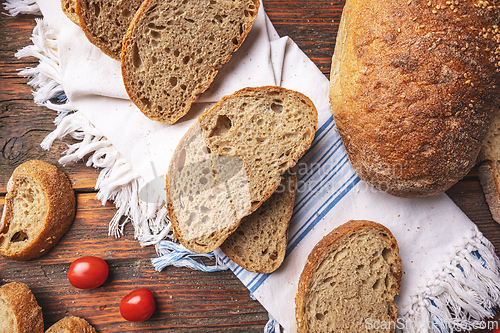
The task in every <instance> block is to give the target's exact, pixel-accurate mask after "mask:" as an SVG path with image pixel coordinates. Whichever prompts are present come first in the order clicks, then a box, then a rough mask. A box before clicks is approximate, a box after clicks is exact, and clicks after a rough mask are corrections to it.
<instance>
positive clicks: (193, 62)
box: [122, 0, 259, 124]
mask: <svg viewBox="0 0 500 333" xmlns="http://www.w3.org/2000/svg"><path fill="white" fill-rule="evenodd" d="M258 7H259V0H234V1H233V0H204V1H195V0H189V1H187V0H164V1H159V0H146V1H144V3H143V4H142V6H141V7H140V8H139V10H138V11H137V13H136V15H135V17H134V19H133V21H132V23H131V25H130V27H129V29H128V31H127V33H126V35H125V38H124V40H123V49H122V74H123V80H124V84H125V88H126V90H127V93H128V95H129V96H130V99H131V100H132V101H133V102H134V103H135V104H136V105H137V107H138V108H139V109H140V110H141V111H142V112H143V113H144V114H145V115H146V116H147V117H149V118H150V119H152V120H155V121H159V122H162V123H168V124H173V123H175V122H176V121H177V120H178V119H179V118H181V117H182V116H184V115H185V114H186V113H187V112H188V111H189V109H190V108H191V105H192V103H193V102H194V101H195V100H196V99H197V98H198V96H199V95H200V94H201V93H202V92H204V91H205V90H206V89H207V88H208V87H209V85H210V84H211V83H212V81H213V80H214V78H215V76H216V74H217V72H218V70H219V68H220V67H221V65H222V64H224V63H226V62H227V61H229V59H230V58H231V56H232V54H233V52H235V51H236V50H237V49H238V48H239V47H240V45H241V44H242V43H243V41H244V39H245V38H246V36H247V34H248V32H249V31H250V29H251V27H252V25H253V21H254V20H255V18H256V17H257V12H258Z"/></svg>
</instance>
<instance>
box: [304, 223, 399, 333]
mask: <svg viewBox="0 0 500 333" xmlns="http://www.w3.org/2000/svg"><path fill="white" fill-rule="evenodd" d="M398 251H399V248H398V244H397V242H396V239H395V238H394V236H393V235H392V234H391V232H390V231H389V230H388V229H387V228H386V227H384V226H382V225H381V224H378V223H375V222H371V221H349V222H347V223H345V224H343V225H341V226H339V227H338V228H336V229H334V230H333V231H332V232H330V233H329V234H328V235H326V236H325V237H324V238H323V239H322V240H321V241H320V242H319V243H318V244H317V245H316V246H315V247H314V249H313V250H312V251H311V253H310V254H309V257H308V258H307V261H306V264H305V266H304V269H303V271H302V274H301V276H300V279H299V285H298V292H297V295H296V297H295V304H296V305H295V316H296V320H297V332H299V333H300V332H302V333H323V332H369V331H370V332H371V330H369V329H368V328H369V327H370V323H371V324H373V323H374V322H378V323H385V327H388V329H387V330H377V332H394V331H395V328H396V321H397V307H396V304H395V302H394V296H395V295H396V294H398V293H399V291H400V289H401V277H402V270H401V258H400V257H399V254H398Z"/></svg>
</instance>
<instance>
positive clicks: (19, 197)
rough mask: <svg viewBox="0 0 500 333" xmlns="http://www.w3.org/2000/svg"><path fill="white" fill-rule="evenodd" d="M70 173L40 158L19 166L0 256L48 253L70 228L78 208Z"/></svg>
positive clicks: (1, 226)
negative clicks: (69, 177) (65, 172)
mask: <svg viewBox="0 0 500 333" xmlns="http://www.w3.org/2000/svg"><path fill="white" fill-rule="evenodd" d="M75 205H76V200H75V193H74V192H73V189H72V187H71V183H70V181H69V179H68V177H66V175H65V174H64V173H63V172H62V171H60V170H59V169H58V168H57V167H55V166H53V165H51V164H48V163H45V162H42V161H38V160H32V161H28V162H25V163H23V164H21V165H20V166H18V167H17V168H16V169H15V170H14V172H13V173H12V176H11V178H10V180H9V183H8V185H7V195H6V196H5V205H4V210H3V215H2V220H1V222H0V255H2V256H4V257H6V258H10V259H16V260H30V259H33V258H38V257H40V256H42V255H44V254H46V253H47V252H48V251H49V250H50V249H51V248H52V247H53V246H55V245H56V244H57V242H58V241H59V239H60V238H61V237H62V236H63V235H64V234H65V233H66V232H67V231H68V230H69V228H70V226H71V224H72V223H73V219H74V217H75V210H76V207H75Z"/></svg>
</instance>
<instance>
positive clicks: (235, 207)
mask: <svg viewBox="0 0 500 333" xmlns="http://www.w3.org/2000/svg"><path fill="white" fill-rule="evenodd" d="M317 118H318V114H317V111H316V108H315V106H314V104H313V103H312V102H311V100H310V99H309V98H307V97H306V96H304V95H303V94H301V93H298V92H295V91H291V90H287V89H284V88H281V87H274V86H273V87H260V88H246V89H242V90H239V91H237V92H236V93H234V94H233V95H230V96H226V97H224V98H223V99H222V100H221V101H220V102H219V103H217V104H215V105H214V106H213V107H212V108H210V109H208V110H206V111H205V112H204V113H203V114H202V115H201V116H200V117H199V119H198V120H197V121H196V122H195V124H194V125H193V126H191V127H190V129H189V130H188V132H187V133H186V135H185V136H184V137H183V139H182V140H181V142H180V143H179V145H178V146H177V148H176V150H175V152H174V155H173V157H172V160H171V161H170V166H169V171H168V176H167V196H168V200H167V208H168V212H169V216H170V220H171V222H172V226H173V228H174V232H175V234H176V236H177V238H178V239H179V241H180V242H181V243H182V244H183V245H184V246H185V247H186V248H188V249H190V250H192V251H195V252H199V253H206V252H210V251H213V250H214V249H216V248H217V247H219V246H220V245H221V244H222V243H223V242H224V240H225V239H226V238H227V237H228V236H229V235H230V234H231V233H232V232H234V230H236V228H237V227H238V225H239V224H240V221H241V219H242V218H243V217H244V216H247V215H249V214H251V213H252V212H254V211H255V210H256V209H257V208H259V206H260V205H261V204H262V203H263V202H265V201H266V200H267V199H268V198H269V197H270V196H271V194H272V193H273V192H274V190H275V189H276V188H277V187H278V185H279V184H280V174H281V173H283V172H284V171H285V170H287V169H289V168H291V167H293V166H294V165H295V164H296V163H297V161H298V160H299V158H300V157H302V155H303V154H304V153H305V152H306V151H307V149H309V147H310V145H311V142H312V140H313V138H314V134H315V133H316V129H317Z"/></svg>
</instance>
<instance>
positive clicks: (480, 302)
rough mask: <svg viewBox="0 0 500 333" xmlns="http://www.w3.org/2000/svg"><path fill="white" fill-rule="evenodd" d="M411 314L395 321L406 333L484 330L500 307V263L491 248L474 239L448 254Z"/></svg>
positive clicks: (480, 238)
mask: <svg viewBox="0 0 500 333" xmlns="http://www.w3.org/2000/svg"><path fill="white" fill-rule="evenodd" d="M442 267H443V269H442V270H439V271H436V272H434V274H435V275H434V276H435V279H434V280H433V281H429V283H428V285H427V286H426V287H425V288H424V291H423V292H421V293H420V294H418V295H415V296H414V297H413V305H412V308H411V310H410V311H408V313H407V314H406V315H405V316H404V317H403V318H400V320H401V321H398V328H400V329H401V330H402V331H403V332H405V333H428V332H429V333H452V332H456V331H470V330H471V329H474V328H484V327H483V326H484V325H485V324H486V323H485V322H484V321H483V320H484V319H485V318H491V317H493V316H494V315H495V313H494V312H493V308H494V307H497V306H499V305H500V276H499V273H500V260H499V259H498V257H497V256H496V255H495V249H494V247H493V245H492V244H491V243H490V242H489V241H488V240H487V239H486V238H485V237H484V236H483V235H482V234H481V232H480V231H479V230H477V229H476V234H475V236H474V237H473V238H472V239H470V240H468V241H467V243H466V244H463V245H462V246H460V247H457V248H456V249H455V253H452V254H450V258H449V261H448V262H444V263H443V265H442Z"/></svg>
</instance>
